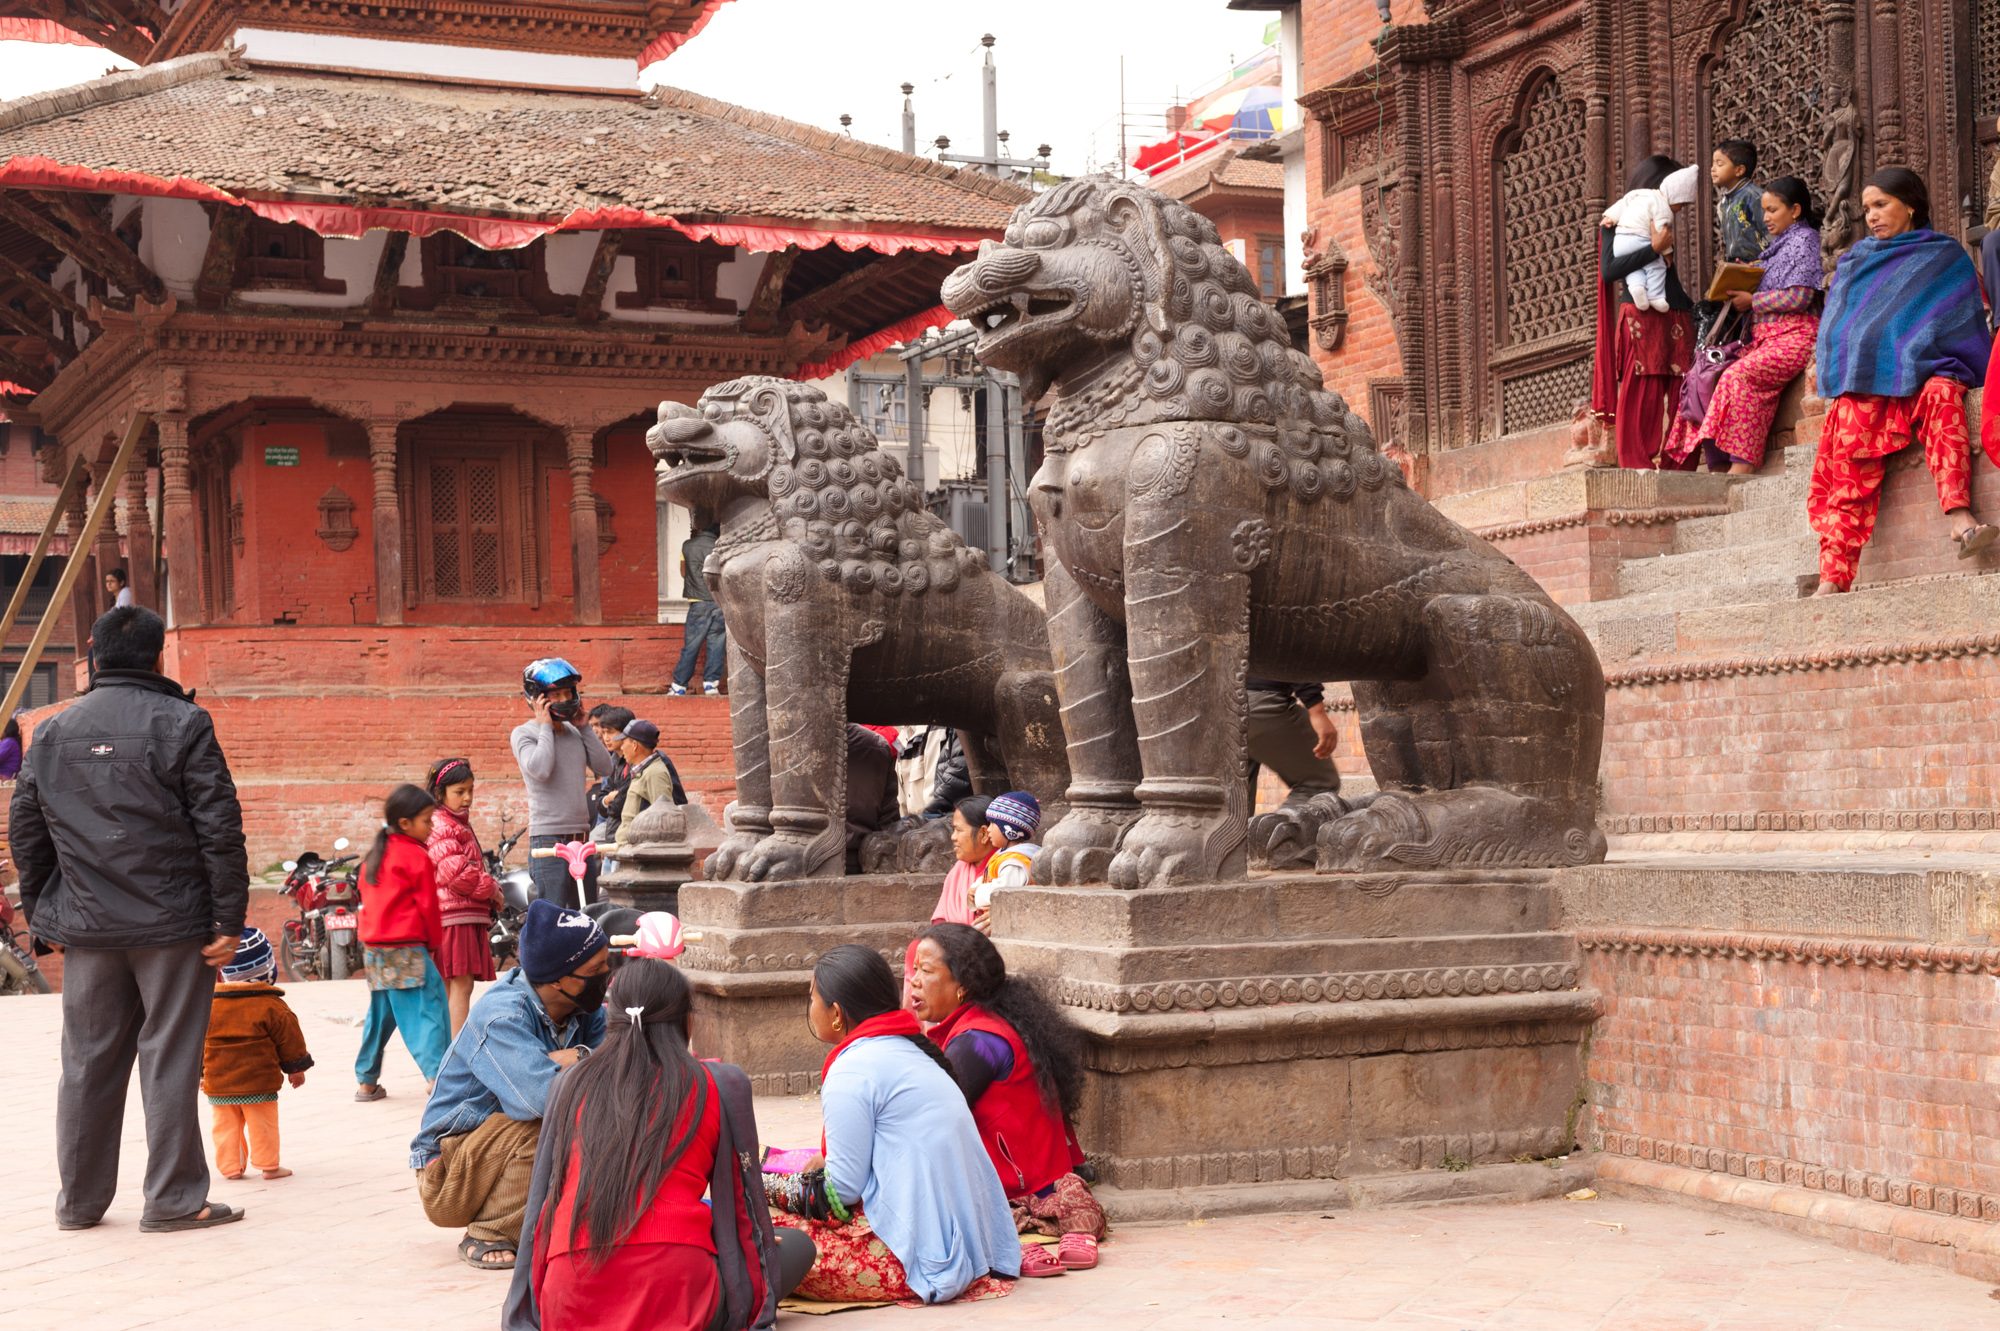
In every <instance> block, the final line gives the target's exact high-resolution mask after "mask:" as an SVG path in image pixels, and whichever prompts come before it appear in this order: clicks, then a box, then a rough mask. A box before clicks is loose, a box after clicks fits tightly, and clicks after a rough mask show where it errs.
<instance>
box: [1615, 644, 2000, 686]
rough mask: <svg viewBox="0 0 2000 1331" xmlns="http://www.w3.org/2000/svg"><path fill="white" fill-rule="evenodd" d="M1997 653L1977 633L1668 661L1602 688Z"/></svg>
mask: <svg viewBox="0 0 2000 1331" xmlns="http://www.w3.org/2000/svg"><path fill="white" fill-rule="evenodd" d="M1995 654H2000V633H1979V634H1972V635H1969V636H1966V637H1959V638H1939V639H1935V640H1933V641H1930V642H1911V643H1888V644H1882V645H1876V646H1861V647H1830V648H1828V649H1826V650H1825V651H1819V652H1794V653H1788V654H1785V655H1780V656H1749V657H1735V658H1731V659H1729V660H1723V661H1686V662H1683V661H1668V662H1662V663H1661V664H1659V665H1649V666H1639V667H1636V668H1634V669H1631V670H1618V671H1610V672H1607V673H1606V674H1605V677H1604V683H1605V685H1606V686H1607V687H1609V688H1614V689H1629V688H1640V687H1644V686H1646V685H1650V684H1676V683H1682V682H1684V681H1687V680H1697V679H1731V678H1734V677H1736V676H1739V675H1786V674H1796V673H1800V672H1803V671H1808V670H1842V669H1848V668H1852V667H1855V666H1881V665H1908V664H1914V663H1918V662H1923V661H1952V660H1958V659H1960V658H1963V657H1968V656H1993V655H1995Z"/></svg>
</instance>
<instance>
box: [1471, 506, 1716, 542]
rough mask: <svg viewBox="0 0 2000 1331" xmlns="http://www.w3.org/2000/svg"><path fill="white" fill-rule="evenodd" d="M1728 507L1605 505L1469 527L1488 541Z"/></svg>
mask: <svg viewBox="0 0 2000 1331" xmlns="http://www.w3.org/2000/svg"><path fill="white" fill-rule="evenodd" d="M1728 511H1729V507H1728V505H1726V504H1724V505H1716V504H1690V505H1687V506H1685V507H1682V508H1606V509H1596V510H1590V509H1586V510H1584V511H1582V512H1579V513H1566V514H1564V515H1563V516H1562V517H1559V518H1536V519H1533V520H1531V521H1527V522H1501V523H1495V524H1494V525H1492V526H1489V527H1473V528H1470V530H1471V531H1472V533H1473V534H1474V535H1476V536H1483V537H1485V538H1486V539H1487V540H1489V541H1511V540H1514V539H1516V538H1518V537H1522V536H1536V535H1539V534H1540V533H1542V532H1547V531H1562V530H1563V529H1565V528H1567V527H1581V526H1584V525H1585V524H1587V523H1588V522H1590V521H1591V519H1593V518H1602V519H1603V520H1604V521H1605V522H1606V523H1608V524H1609V525H1611V526H1613V527H1656V526H1658V525H1660V524H1661V523H1665V522H1679V521H1681V520H1682V519H1683V518H1713V517H1720V516H1721V515H1723V514H1724V513H1727V512H1728Z"/></svg>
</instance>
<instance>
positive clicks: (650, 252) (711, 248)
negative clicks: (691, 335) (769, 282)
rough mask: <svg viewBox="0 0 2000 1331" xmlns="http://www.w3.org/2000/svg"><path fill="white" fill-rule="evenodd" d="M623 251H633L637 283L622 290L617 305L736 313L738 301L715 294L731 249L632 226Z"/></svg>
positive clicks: (629, 253) (623, 307)
mask: <svg viewBox="0 0 2000 1331" xmlns="http://www.w3.org/2000/svg"><path fill="white" fill-rule="evenodd" d="M622 252H623V253H624V254H627V255H630V256H631V259H632V272H633V277H634V279H635V281H636V282H637V285H636V286H635V287H634V288H633V289H632V290H630V291H621V292H619V293H618V298H617V300H616V301H614V302H613V303H614V304H615V305H616V306H617V308H619V309H621V310H658V309H671V310H701V311H705V312H708V313H714V314H734V313H736V303H735V302H734V301H729V300H722V299H720V298H718V297H717V296H716V294H715V280H716V274H717V273H718V272H720V271H721V268H722V265H723V263H724V262H725V261H726V260H727V259H728V258H729V256H730V253H731V251H730V250H728V249H727V248H725V247H724V246H721V245H711V244H708V243H706V242H697V241H692V240H687V239H684V238H681V237H677V236H660V235H644V234H637V233H634V232H630V231H628V232H626V233H625V241H624V245H623V247H622Z"/></svg>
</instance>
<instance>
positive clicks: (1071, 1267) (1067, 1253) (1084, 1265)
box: [1056, 1234, 1097, 1271]
mask: <svg viewBox="0 0 2000 1331" xmlns="http://www.w3.org/2000/svg"><path fill="white" fill-rule="evenodd" d="M1056 1257H1057V1259H1058V1260H1059V1261H1061V1262H1062V1264H1063V1269H1064V1270H1066V1271H1088V1270H1090V1268H1091V1267H1093V1266H1096V1265H1097V1240H1096V1239H1094V1238H1092V1237H1090V1235H1088V1234H1065V1235H1063V1236H1062V1242H1060V1243H1058V1244H1056Z"/></svg>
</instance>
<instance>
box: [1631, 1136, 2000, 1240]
mask: <svg viewBox="0 0 2000 1331" xmlns="http://www.w3.org/2000/svg"><path fill="white" fill-rule="evenodd" d="M1592 1135H1593V1137H1594V1138H1595V1140H1594V1142H1593V1143H1592V1144H1593V1145H1594V1146H1596V1148H1597V1149H1598V1150H1600V1151H1604V1152H1606V1153H1608V1154H1611V1155H1622V1156H1627V1157H1629V1158H1631V1159H1634V1160H1652V1161H1655V1162H1657V1163H1659V1164H1663V1165H1677V1166H1679V1167H1680V1168H1682V1169H1700V1170H1705V1171H1707V1172H1709V1173H1712V1174H1729V1175H1733V1176H1734V1177H1736V1178H1747V1179H1759V1180H1762V1181H1763V1182H1766V1183H1777V1184H1782V1185H1784V1186H1786V1187H1793V1188H1804V1189H1806V1190H1807V1191H1809V1192H1831V1193H1838V1194H1840V1195H1842V1196H1845V1197H1852V1198H1855V1199H1857V1200H1859V1199H1864V1198H1865V1199H1866V1200H1868V1201H1874V1202H1885V1203H1887V1204H1888V1205H1890V1206H1902V1207H1907V1208H1909V1209H1910V1210H1912V1211H1927V1212H1930V1213H1931V1214H1933V1215H1950V1216H1958V1217H1961V1218H1963V1219H1967V1220H1985V1221H1989V1222H1990V1221H2000V1197H1996V1196H1994V1195H1993V1194H1991V1193H1982V1192H1975V1191H1973V1190H1972V1189H1970V1188H1945V1187H1939V1186H1937V1185H1936V1184H1931V1183H1917V1182H1913V1181H1911V1180H1909V1179H1900V1178H1889V1177H1887V1176H1885V1175H1882V1174H1871V1173H1869V1172H1867V1171H1866V1170H1859V1169H1828V1168H1826V1167H1825V1166H1823V1165H1808V1164H1805V1163H1803V1162H1801V1161H1798V1160H1787V1159H1785V1158H1783V1157H1782V1156H1771V1155H1757V1154H1755V1153H1752V1152H1745V1151H1731V1150H1726V1149H1724V1148H1722V1147H1719V1146H1693V1145H1690V1144H1689V1143H1687V1142H1677V1141H1670V1140H1668V1139H1666V1138H1664V1137H1642V1136H1639V1135H1637V1134H1635V1133H1630V1132H1601V1131H1600V1132H1596V1133H1593V1134H1592Z"/></svg>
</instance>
